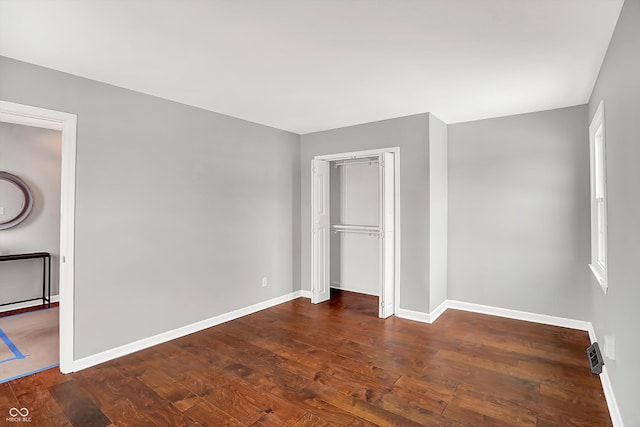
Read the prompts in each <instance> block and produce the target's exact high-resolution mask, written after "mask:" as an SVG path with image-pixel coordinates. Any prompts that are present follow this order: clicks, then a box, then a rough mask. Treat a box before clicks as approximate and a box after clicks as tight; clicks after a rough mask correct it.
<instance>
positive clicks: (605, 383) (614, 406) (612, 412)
mask: <svg viewBox="0 0 640 427" xmlns="http://www.w3.org/2000/svg"><path fill="white" fill-rule="evenodd" d="M588 332H589V341H590V342H591V344H593V343H594V342H596V341H598V338H597V337H596V332H595V330H594V328H593V325H591V326H590V327H589V330H588ZM600 382H601V383H602V391H603V392H604V399H605V400H606V401H607V406H608V407H609V416H610V417H611V423H612V424H613V427H624V423H623V422H622V414H621V413H620V408H619V407H618V401H617V400H616V396H615V394H614V393H613V386H612V385H611V379H610V378H609V371H607V365H606V360H605V365H604V366H603V367H602V373H601V374H600Z"/></svg>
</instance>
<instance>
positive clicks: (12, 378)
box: [0, 363, 60, 384]
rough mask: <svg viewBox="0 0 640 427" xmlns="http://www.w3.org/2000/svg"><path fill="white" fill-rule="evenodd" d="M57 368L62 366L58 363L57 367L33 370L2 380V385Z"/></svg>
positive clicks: (0, 381) (0, 382)
mask: <svg viewBox="0 0 640 427" xmlns="http://www.w3.org/2000/svg"><path fill="white" fill-rule="evenodd" d="M56 366H60V364H59V363H56V364H55V365H51V366H45V367H44V368H40V369H36V370H33V371H29V372H25V373H24V374H20V375H16V376H15V377H11V378H5V379H3V380H0V384H2V383H8V382H9V381H13V380H17V379H18V378H22V377H26V376H27V375H31V374H37V373H38V372H42V371H46V370H47V369H51V368H55V367H56Z"/></svg>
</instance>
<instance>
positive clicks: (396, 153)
mask: <svg viewBox="0 0 640 427" xmlns="http://www.w3.org/2000/svg"><path fill="white" fill-rule="evenodd" d="M382 153H393V159H394V187H395V188H394V191H395V203H394V208H395V218H394V220H395V221H394V223H395V233H394V239H395V240H394V253H395V256H394V258H395V259H394V270H395V271H394V275H395V280H394V282H395V283H394V295H393V312H394V314H397V313H398V310H399V307H400V285H401V282H400V279H401V277H400V252H401V251H400V236H401V234H402V233H401V229H400V226H401V221H400V147H389V148H378V149H372V150H363V151H350V152H345V153H334V154H322V155H317V156H314V157H313V160H324V161H328V162H333V161H337V160H351V159H357V158H362V157H372V156H379V155H381V154H382ZM313 180H314V177H313V170H312V171H311V204H312V206H311V228H310V230H309V232H310V233H311V240H310V241H311V245H313V215H314V212H313V201H314V200H315V197H316V194H315V186H314V182H313ZM381 202H382V201H381ZM314 253H315V251H314V250H313V247H312V248H311V251H310V257H311V260H310V261H311V263H310V264H309V265H310V266H313V263H314V259H313V256H314ZM313 281H314V277H313V268H311V282H310V284H313ZM380 291H382V289H381V290H380ZM311 292H312V299H313V289H312V290H311ZM380 297H381V295H379V296H378V298H380Z"/></svg>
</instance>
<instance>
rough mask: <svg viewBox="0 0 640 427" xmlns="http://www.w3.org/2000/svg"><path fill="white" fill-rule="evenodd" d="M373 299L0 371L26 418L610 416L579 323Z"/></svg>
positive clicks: (348, 420) (57, 421) (462, 422)
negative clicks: (416, 312) (10, 376)
mask: <svg viewBox="0 0 640 427" xmlns="http://www.w3.org/2000/svg"><path fill="white" fill-rule="evenodd" d="M376 316H377V298H373V297H370V296H365V295H360V294H353V293H348V292H336V293H335V295H334V296H333V297H332V299H331V301H330V302H327V303H323V304H319V305H312V304H311V303H310V302H309V300H307V299H297V300H294V301H291V302H287V303H284V304H281V305H279V306H276V307H273V308H270V309H267V310H263V311H261V312H258V313H255V314H252V315H249V316H246V317H243V318H241V319H237V320H234V321H232V322H228V323H225V324H223V325H219V326H216V327H214V328H210V329H208V330H205V331H202V332H199V333H196V334H192V335H189V336H186V337H183V338H180V339H177V340H175V341H171V342H168V343H165V344H161V345H158V346H155V347H152V348H149V349H147V350H143V351H140V352H138V353H135V354H132V355H129V356H125V357H122V358H119V359H117V360H114V361H111V362H108V363H104V364H102V365H99V366H96V367H93V368H89V369H86V370H84V371H81V372H77V373H75V374H72V375H66V376H65V375H61V374H59V373H58V372H57V371H56V370H55V369H54V370H49V371H45V372H41V373H39V374H36V375H32V376H29V377H25V378H21V379H18V380H15V381H12V382H10V383H5V384H0V412H2V417H1V418H0V421H4V418H5V416H7V415H6V414H7V413H8V410H9V408H12V407H16V408H22V407H26V408H28V409H29V411H30V415H29V416H30V417H32V423H31V425H34V426H36V425H37V426H49V425H52V426H53V425H60V426H62V425H73V426H77V427H90V426H98V427H100V426H108V425H117V426H198V425H202V426H249V425H251V426H279V427H281V426H371V425H381V426H390V425H394V426H418V425H419V426H539V427H543V426H544V427H567V426H597V427H601V426H609V425H611V421H610V419H609V415H608V412H607V407H606V403H605V400H604V397H603V392H602V387H601V385H600V381H599V379H598V377H597V376H594V375H591V374H590V372H589V365H588V362H587V358H586V355H585V349H586V348H587V347H588V345H589V340H588V337H587V334H586V333H585V332H581V331H575V330H571V329H564V328H558V327H552V326H545V325H539V324H533V323H528V322H522V321H516V320H508V319H503V318H498V317H492V316H486V315H480V314H474V313H467V312H463V311H456V310H448V311H447V312H446V313H444V314H443V315H442V316H441V317H440V318H439V319H438V320H437V321H436V322H435V323H434V324H433V325H427V324H422V323H418V322H413V321H409V320H403V319H399V318H395V317H392V318H389V319H387V320H381V319H378V318H377V317H376Z"/></svg>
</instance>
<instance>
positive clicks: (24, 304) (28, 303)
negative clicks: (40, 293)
mask: <svg viewBox="0 0 640 427" xmlns="http://www.w3.org/2000/svg"><path fill="white" fill-rule="evenodd" d="M59 301H60V295H51V302H59ZM36 305H42V299H38V300H35V301H25V302H19V303H16V304H9V305H3V306H2V307H0V313H4V312H5V311H13V310H20V309H21V308H29V307H35V306H36Z"/></svg>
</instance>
